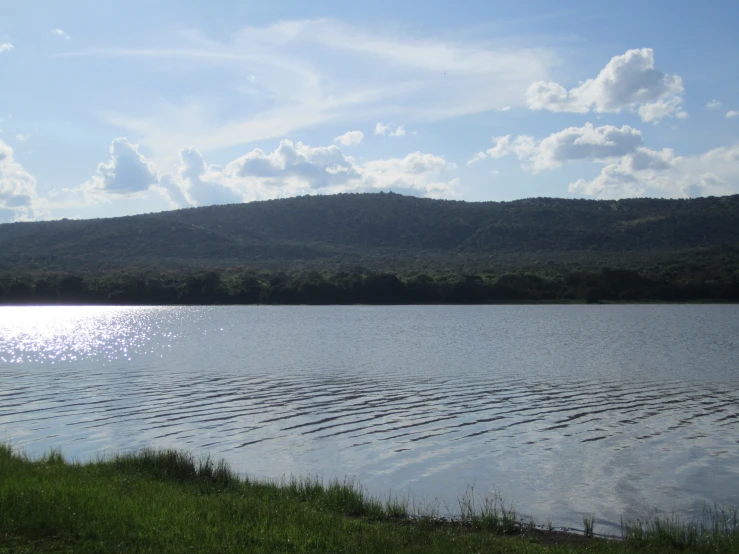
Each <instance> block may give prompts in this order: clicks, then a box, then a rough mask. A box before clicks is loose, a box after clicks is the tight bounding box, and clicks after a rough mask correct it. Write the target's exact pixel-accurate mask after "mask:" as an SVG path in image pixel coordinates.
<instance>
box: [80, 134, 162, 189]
mask: <svg viewBox="0 0 739 554" xmlns="http://www.w3.org/2000/svg"><path fill="white" fill-rule="evenodd" d="M158 182H159V174H158V172H157V169H156V167H155V166H154V164H153V163H152V162H150V161H149V160H147V159H146V158H145V157H144V156H143V155H142V154H141V153H140V152H139V147H138V145H137V144H131V143H130V142H128V140H127V139H125V138H117V139H115V140H113V142H112V143H111V145H110V160H109V161H108V163H104V162H103V163H100V164H99V165H98V170H97V175H95V176H93V178H92V179H90V181H88V182H87V183H85V185H83V187H82V188H83V189H84V191H85V193H86V194H88V195H90V196H103V195H104V194H114V195H129V194H136V193H141V192H145V191H147V190H149V188H150V187H151V186H152V185H155V184H157V183H158Z"/></svg>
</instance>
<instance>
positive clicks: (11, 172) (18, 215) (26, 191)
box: [0, 140, 39, 222]
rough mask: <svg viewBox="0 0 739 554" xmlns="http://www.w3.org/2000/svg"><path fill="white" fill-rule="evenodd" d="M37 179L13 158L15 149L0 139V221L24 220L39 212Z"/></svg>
mask: <svg viewBox="0 0 739 554" xmlns="http://www.w3.org/2000/svg"><path fill="white" fill-rule="evenodd" d="M37 203H38V197H37V196H36V179H34V177H33V176H32V175H30V174H29V173H28V172H27V171H26V170H25V169H24V168H23V166H21V165H20V164H19V163H18V162H16V161H15V160H14V159H13V149H12V148H11V147H10V146H9V145H8V144H6V143H4V142H3V141H2V140H0V222H8V221H24V220H28V219H33V218H34V217H36V215H37V214H38V211H39V210H38V205H37Z"/></svg>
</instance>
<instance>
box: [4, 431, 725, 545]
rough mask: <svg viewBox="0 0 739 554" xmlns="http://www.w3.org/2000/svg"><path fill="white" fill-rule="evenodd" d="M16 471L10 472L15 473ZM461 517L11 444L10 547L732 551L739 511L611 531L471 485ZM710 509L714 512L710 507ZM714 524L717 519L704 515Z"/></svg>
mask: <svg viewBox="0 0 739 554" xmlns="http://www.w3.org/2000/svg"><path fill="white" fill-rule="evenodd" d="M3 477H4V478H3ZM459 503H460V516H459V518H453V517H439V515H438V510H437V512H435V511H434V509H433V508H432V507H426V508H425V509H423V508H420V507H419V506H414V507H411V506H409V501H408V500H403V499H399V498H392V497H388V498H387V499H386V500H381V499H378V498H375V497H371V496H368V495H367V494H366V492H365V490H364V489H363V488H362V487H361V485H360V484H358V482H357V481H351V480H345V481H343V482H339V481H330V482H328V483H325V482H323V481H321V480H319V479H317V478H310V477H309V478H295V477H293V478H290V479H289V480H288V479H283V480H282V481H279V482H268V481H262V480H253V479H250V478H249V477H242V476H238V475H236V474H235V473H233V472H232V471H231V470H230V468H229V467H228V465H227V464H226V463H225V462H224V461H223V460H220V461H214V460H213V459H211V458H210V457H209V456H206V457H200V458H198V457H195V456H194V455H192V454H189V453H187V452H182V451H178V450H153V449H143V450H140V451H138V452H135V453H131V454H119V455H113V456H108V457H107V458H98V459H97V460H96V461H88V462H85V463H71V462H67V461H66V460H65V459H64V458H63V456H62V455H61V454H60V453H59V452H58V451H52V452H50V453H48V454H46V455H45V456H42V457H40V458H35V459H31V458H28V457H27V456H25V455H24V454H22V453H17V452H14V451H13V449H12V448H11V447H10V446H7V445H0V553H3V554H5V553H6V552H7V553H10V552H25V551H34V552H47V551H49V552H52V551H53V552H58V551H67V550H70V551H75V552H77V551H83V552H87V551H95V552H97V551H112V550H117V551H119V550H123V551H130V550H136V551H140V552H181V551H183V550H187V549H189V550H194V551H198V552H221V551H235V552H252V551H259V552H283V551H300V552H334V551H343V552H347V551H357V552H445V553H446V552H449V553H455V552H480V551H496V552H497V551H503V552H532V553H540V552H560V553H565V552H581V551H584V550H585V551H588V552H596V553H597V552H603V553H606V552H608V553H620V552H631V551H633V550H634V549H642V548H644V549H646V550H648V551H649V552H672V551H675V550H685V549H688V550H689V551H691V552H703V551H705V552H709V551H710V552H730V551H737V549H739V525H737V524H738V523H739V522H738V519H739V518H738V517H737V510H736V509H728V510H718V509H716V510H714V511H709V515H710V516H711V525H706V524H705V521H704V523H703V524H701V525H702V526H701V527H698V524H695V523H692V522H687V523H684V522H680V521H677V520H675V519H674V518H673V519H672V520H669V519H666V520H658V519H655V520H650V521H644V522H633V523H628V522H624V523H622V535H623V536H622V538H620V539H619V538H618V537H612V536H611V537H603V536H599V534H598V532H597V521H596V520H595V519H594V518H592V517H588V518H585V519H584V521H583V523H584V526H585V529H586V532H585V533H577V532H573V530H563V529H555V528H553V527H552V526H551V524H549V525H548V526H547V527H544V526H542V525H537V524H536V522H534V521H533V520H529V521H522V520H521V519H520V518H519V517H518V514H517V513H516V512H515V510H514V509H513V508H512V507H510V505H508V504H507V503H506V502H505V501H504V500H503V499H502V498H501V497H500V496H499V495H495V496H493V497H490V498H482V497H477V496H475V495H474V493H473V491H468V492H467V493H465V494H464V495H463V496H462V497H460V498H459ZM704 515H705V514H704ZM704 519H705V518H704Z"/></svg>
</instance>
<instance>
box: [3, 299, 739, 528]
mask: <svg viewBox="0 0 739 554" xmlns="http://www.w3.org/2000/svg"><path fill="white" fill-rule="evenodd" d="M0 440H8V441H10V442H12V443H13V444H15V445H17V446H20V447H22V448H23V449H24V450H26V451H27V452H29V453H31V454H38V453H42V452H44V451H47V450H48V449H50V448H52V447H61V448H62V451H63V452H64V453H65V455H67V456H69V457H72V458H76V459H88V458H89V457H91V456H94V455H97V454H100V453H104V452H110V451H113V450H131V449H136V448H139V447H142V446H162V447H170V446H174V447H178V448H185V449H189V450H192V451H194V452H199V453H205V452H210V453H211V454H216V455H221V456H223V457H225V458H226V459H227V460H228V461H229V462H230V463H231V464H232V466H234V468H235V469H237V470H239V471H241V472H245V473H248V474H249V475H253V476H258V477H280V476H282V475H289V474H301V475H305V474H320V475H322V476H324V477H326V478H329V477H334V476H337V477H344V476H345V475H349V476H357V477H358V478H359V479H360V480H361V482H362V483H363V484H364V485H365V486H367V487H368V488H369V490H370V491H371V492H373V493H375V494H378V495H387V494H388V493H389V492H390V491H392V492H393V494H398V495H401V496H410V497H411V499H412V500H414V501H421V500H422V499H425V500H426V501H429V500H433V499H434V498H437V499H439V504H440V507H441V512H442V514H444V513H446V512H447V510H449V511H451V512H454V511H455V509H456V508H457V497H458V496H459V495H460V494H461V493H463V492H464V490H465V489H466V488H467V487H468V486H474V487H475V489H476V490H477V491H479V492H481V493H490V492H491V491H493V490H497V491H499V492H500V493H502V494H503V496H504V497H505V498H506V499H507V500H509V501H511V502H513V503H514V504H515V506H516V508H517V509H518V511H519V512H520V513H524V514H530V515H532V516H533V517H535V518H536V519H537V520H538V521H539V522H541V523H545V522H547V521H548V520H552V521H553V522H554V523H555V524H557V525H566V526H571V527H578V526H581V522H582V514H583V513H593V514H596V516H597V518H598V522H599V524H600V525H601V526H602V527H601V529H603V530H605V529H607V528H608V526H609V525H614V526H615V525H617V523H618V521H619V519H620V517H621V515H623V514H625V515H627V516H633V515H644V514H646V513H647V512H649V511H650V510H653V509H655V508H656V509H658V510H663V511H667V512H671V511H678V512H680V513H683V514H685V515H690V513H691V512H694V511H695V510H700V507H701V504H702V503H703V502H705V501H708V502H714V501H715V502H719V503H722V504H732V505H735V506H736V505H739V306H733V305H732V306H725V305H700V306H698V305H672V306H665V305H660V306H633V305H632V306H473V307H467V306H464V307H463V306H410V307H409V306H403V307H23V308H19V307H3V308H0Z"/></svg>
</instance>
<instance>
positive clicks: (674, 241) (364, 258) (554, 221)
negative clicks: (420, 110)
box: [0, 193, 739, 273]
mask: <svg viewBox="0 0 739 554" xmlns="http://www.w3.org/2000/svg"><path fill="white" fill-rule="evenodd" d="M737 246H739V195H735V196H726V197H718V198H715V197H714V198H697V199H690V200H658V199H628V200H619V201H595V200H566V199H555V198H534V199H525V200H517V201H513V202H457V201H448V200H430V199H422V198H415V197H409V196H401V195H398V194H383V193H379V194H343V195H336V196H305V197H299V198H287V199H281V200H270V201H263V202H252V203H249V204H233V205H227V206H208V207H202V208H192V209H184V210H176V211H170V212H162V213H152V214H144V215H136V216H128V217H119V218H110V219H94V220H62V221H50V222H36V223H12V224H3V225H0V272H5V273H10V272H15V271H18V272H20V271H23V272H28V271H39V270H41V271H98V270H110V269H116V268H157V269H167V268H173V269H174V268H188V267H190V268H211V267H221V268H228V267H235V266H240V267H254V268H259V267H269V268H273V269H274V268H281V267H282V268H285V269H294V268H300V267H305V268H320V267H325V268H337V267H345V266H349V265H364V266H366V267H372V266H376V267H384V268H394V269H400V268H403V267H414V266H420V267H426V268H428V267H438V268H445V267H452V266H454V264H465V266H467V267H472V266H474V267H484V266H489V265H494V264H496V263H505V264H507V265H510V264H515V263H518V262H517V260H518V261H520V260H531V259H538V260H544V261H549V263H552V261H554V262H557V261H562V262H567V261H570V260H579V261H580V262H582V261H583V260H593V263H604V261H606V262H607V261H608V260H613V259H617V260H621V261H620V262H619V263H618V264H616V265H620V266H623V265H624V263H623V260H624V259H628V258H629V257H633V258H640V259H646V258H648V257H649V256H657V255H660V256H663V255H677V254H685V253H695V252H714V253H715V252H722V251H730V252H734V253H735V252H736V248H737ZM733 255H734V254H732V256H733Z"/></svg>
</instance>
